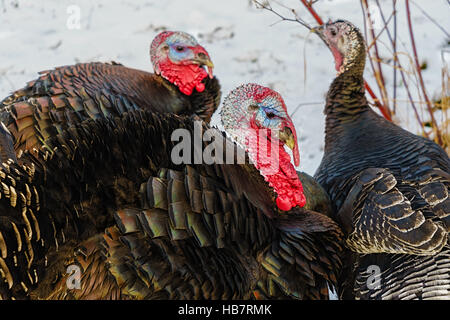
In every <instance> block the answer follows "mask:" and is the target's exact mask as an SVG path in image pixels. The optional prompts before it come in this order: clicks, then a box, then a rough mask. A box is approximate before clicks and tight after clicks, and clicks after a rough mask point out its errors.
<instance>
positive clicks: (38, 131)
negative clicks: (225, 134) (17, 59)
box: [0, 62, 221, 150]
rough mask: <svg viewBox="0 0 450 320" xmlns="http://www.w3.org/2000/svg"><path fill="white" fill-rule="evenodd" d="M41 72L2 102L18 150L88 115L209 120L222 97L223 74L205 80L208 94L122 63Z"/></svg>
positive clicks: (40, 140) (3, 120) (6, 120)
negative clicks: (142, 112) (142, 113)
mask: <svg viewBox="0 0 450 320" xmlns="http://www.w3.org/2000/svg"><path fill="white" fill-rule="evenodd" d="M40 74H41V76H40V77H39V78H38V79H36V80H34V81H30V82H28V84H27V85H26V86H25V87H24V88H22V89H20V90H17V91H16V92H14V93H13V94H12V95H10V96H9V97H7V98H5V99H4V100H3V101H2V102H0V110H1V111H0V112H1V116H0V117H1V120H2V122H3V123H4V124H5V125H6V126H7V128H8V129H9V131H10V132H11V133H12V134H13V136H14V138H15V149H16V150H25V149H28V150H30V149H32V148H34V147H39V146H40V145H42V144H45V141H47V140H48V139H49V138H50V137H52V136H55V135H56V134H57V133H61V132H62V130H64V129H65V128H68V127H70V126H71V125H74V124H76V123H80V122H82V121H84V120H86V119H98V118H100V117H110V116H118V115H121V114H122V113H124V112H126V111H132V110H136V109H150V110H153V111H154V112H159V113H166V112H172V113H177V114H197V115H198V116H200V117H201V118H202V119H203V120H205V121H207V122H209V120H210V119H211V116H212V114H213V113H214V111H215V110H216V108H217V107H218V105H219V103H220V96H221V93H220V84H219V82H218V80H217V78H212V79H210V78H205V79H204V80H203V82H204V84H205V89H204V90H203V91H202V92H197V91H195V90H194V92H193V93H192V94H191V95H185V94H183V93H181V92H180V91H179V89H178V87H176V86H175V85H174V84H172V83H170V82H169V81H167V80H165V79H164V78H163V77H161V76H159V75H156V74H152V73H148V72H145V71H141V70H136V69H131V68H127V67H125V66H123V65H121V64H117V63H112V64H108V63H100V62H94V63H80V64H76V65H70V66H63V67H58V68H55V69H54V70H50V71H43V72H40Z"/></svg>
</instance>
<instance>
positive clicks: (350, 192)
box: [315, 21, 450, 299]
mask: <svg viewBox="0 0 450 320" xmlns="http://www.w3.org/2000/svg"><path fill="white" fill-rule="evenodd" d="M319 33H320V35H321V37H322V39H323V40H324V41H325V42H326V44H327V45H328V46H329V47H330V49H331V50H332V51H333V54H334V56H335V58H336V68H337V70H338V71H339V75H338V76H337V78H336V79H335V80H334V81H333V83H332V84H331V87H330V89H329V92H328V96H327V103H326V106H325V114H326V140H325V154H324V156H323V159H322V162H321V164H320V167H319V169H318V170H317V172H316V174H315V177H316V178H317V180H318V181H319V182H320V183H321V184H322V186H323V187H324V188H325V190H326V191H327V192H328V193H329V195H330V197H331V200H332V202H333V204H334V206H335V209H336V211H335V212H336V213H337V214H336V219H337V220H338V221H339V222H340V223H341V224H342V226H343V229H344V231H345V232H346V234H347V238H346V244H347V246H348V249H349V251H347V258H346V261H345V263H344V264H345V266H346V268H345V270H344V272H343V273H342V274H341V276H340V279H339V284H338V290H339V295H340V297H341V298H344V299H354V298H356V299H450V290H449V284H450V274H449V272H448V266H449V264H450V247H449V244H448V243H447V241H448V231H449V230H450V229H449V226H450V198H449V187H450V174H449V172H450V160H449V157H448V155H447V154H446V153H445V152H444V150H442V148H440V147H439V146H438V145H436V144H435V143H434V142H432V141H430V140H428V139H425V138H423V137H419V136H416V135H414V134H412V133H409V132H407V131H406V130H403V129H402V128H400V127H398V126H396V125H395V124H393V123H391V122H388V121H387V120H385V119H383V118H382V117H380V116H378V115H377V114H376V113H375V112H374V111H373V110H372V109H371V108H370V107H369V105H368V103H367V100H366V98H365V94H364V85H363V77H362V75H363V70H364V63H365V45H364V40H363V37H362V35H361V33H360V32H359V30H358V29H357V28H356V27H354V26H353V25H352V24H351V23H349V22H346V21H337V22H334V23H329V24H327V25H325V26H324V27H322V28H320V31H319ZM373 266H376V267H378V268H379V270H380V274H379V276H380V283H379V284H380V285H379V286H370V285H373V281H372V280H373V278H372V277H371V276H373V275H374V274H373V273H372V272H371V271H369V270H373V269H371V268H372V267H373Z"/></svg>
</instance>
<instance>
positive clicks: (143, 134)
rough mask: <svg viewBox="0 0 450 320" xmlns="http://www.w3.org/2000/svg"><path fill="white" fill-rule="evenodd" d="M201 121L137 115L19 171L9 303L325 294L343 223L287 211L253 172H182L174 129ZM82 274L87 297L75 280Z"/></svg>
mask: <svg viewBox="0 0 450 320" xmlns="http://www.w3.org/2000/svg"><path fill="white" fill-rule="evenodd" d="M194 119H195V118H192V117H181V116H177V115H173V114H158V113H155V112H152V111H150V110H145V111H144V110H136V111H130V112H126V113H124V114H123V115H122V116H121V117H115V118H112V117H110V118H107V119H106V118H99V119H97V120H87V121H84V122H83V123H81V124H77V125H74V126H72V127H71V128H69V129H67V130H63V132H62V133H61V134H58V135H57V136H56V137H53V138H52V139H51V140H49V144H50V145H51V146H52V148H53V150H54V152H53V153H45V152H44V151H42V150H40V151H39V153H38V154H37V155H34V154H32V153H29V152H25V153H24V154H23V155H22V157H21V159H19V162H21V163H22V164H21V165H18V164H15V163H11V162H10V163H9V166H8V167H7V169H4V170H7V171H2V174H0V178H1V179H2V186H3V187H4V188H6V189H3V194H2V197H1V199H0V206H1V208H2V216H1V218H2V219H1V221H0V222H1V224H0V232H1V233H0V234H1V238H0V248H1V249H2V251H1V254H2V257H1V260H0V262H1V264H0V269H1V270H2V272H1V277H2V278H3V280H4V282H2V284H1V286H0V294H1V295H2V297H3V298H11V297H15V298H36V299H37V298H39V299H158V298H170V299H188V298H190V299H193V298H199V299H200V298H204V299H206V298H208V299H225V298H236V299H237V298H240V299H245V298H268V297H270V298H305V299H319V298H327V297H328V290H327V284H328V283H329V284H331V285H333V284H334V283H335V279H336V270H339V268H340V260H339V253H340V250H341V246H340V244H339V239H340V236H341V232H340V229H339V227H338V226H337V225H336V224H335V223H334V222H333V221H332V220H331V219H330V218H328V217H326V216H325V215H322V214H320V213H317V212H314V211H312V210H313V209H314V208H302V209H300V208H296V209H295V210H291V211H290V212H289V213H280V212H278V210H277V207H276V205H275V201H274V195H273V192H272V191H270V189H269V188H268V187H267V184H266V183H265V181H264V179H263V177H262V176H260V175H259V173H258V170H256V168H254V166H253V165H250V164H248V163H247V164H244V165H237V164H236V165H220V164H214V165H205V164H199V165H192V166H191V165H174V164H173V163H172V161H171V157H170V156H171V150H173V147H174V146H175V144H176V143H175V142H173V141H171V139H170V137H171V133H172V131H173V130H174V129H176V128H184V129H186V130H188V131H190V132H192V131H193V130H194V121H193V120H194ZM203 126H204V129H207V128H208V126H207V125H206V124H203ZM224 143H225V144H226V143H230V141H229V140H227V139H225V140H224ZM55 148H56V149H55ZM224 150H230V149H227V148H226V147H225V146H224ZM12 190H13V191H12ZM256 190H258V191H257V192H256ZM309 190H314V187H311V188H309ZM108 194H109V196H110V197H111V200H112V202H111V203H110V205H109V206H107V208H105V203H106V204H107V203H108V202H105V200H104V199H105V198H106V197H107V196H108ZM14 195H17V196H14ZM316 206H317V208H320V207H321V206H320V205H319V204H314V207H316ZM112 218H113V219H114V220H113V221H111V219H112ZM22 240H23V241H22ZM74 264H75V265H77V266H78V267H80V268H81V271H82V273H81V274H82V278H81V289H80V290H76V289H74V290H70V289H69V288H68V287H67V283H66V280H67V276H68V274H67V267H69V266H70V265H74Z"/></svg>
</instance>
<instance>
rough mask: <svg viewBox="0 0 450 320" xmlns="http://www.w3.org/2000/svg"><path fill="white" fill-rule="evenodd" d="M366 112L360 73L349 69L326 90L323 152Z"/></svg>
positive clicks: (366, 105)
mask: <svg viewBox="0 0 450 320" xmlns="http://www.w3.org/2000/svg"><path fill="white" fill-rule="evenodd" d="M357 69H361V68H357ZM362 69H363V68H362ZM368 111H370V107H369V105H368V103H367V99H366V97H365V89H364V79H363V75H362V71H361V72H359V71H358V72H355V70H354V69H351V68H350V69H348V70H346V71H344V72H343V73H341V74H340V75H339V76H337V77H336V78H335V79H334V81H333V82H332V84H331V86H330V89H329V90H328V94H327V100H326V105H325V110H324V113H325V115H326V124H325V135H326V138H325V150H326V149H328V148H330V143H329V142H333V141H336V140H339V139H337V138H336V137H337V136H338V135H340V134H342V133H343V131H345V130H346V127H352V124H353V123H354V122H355V121H357V120H358V119H359V118H360V116H361V115H362V114H364V113H366V112H368Z"/></svg>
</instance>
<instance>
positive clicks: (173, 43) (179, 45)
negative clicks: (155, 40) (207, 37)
mask: <svg viewBox="0 0 450 320" xmlns="http://www.w3.org/2000/svg"><path fill="white" fill-rule="evenodd" d="M166 44H167V45H168V46H169V58H170V60H172V61H173V62H175V63H176V62H180V61H183V60H189V59H193V58H194V56H195V54H194V52H193V51H192V49H191V48H190V47H195V46H197V45H198V44H197V43H196V42H194V41H193V39H189V38H186V37H182V36H180V35H179V34H175V35H174V36H172V37H169V38H167V40H166Z"/></svg>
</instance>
